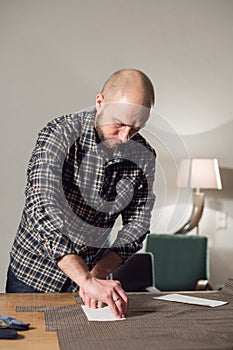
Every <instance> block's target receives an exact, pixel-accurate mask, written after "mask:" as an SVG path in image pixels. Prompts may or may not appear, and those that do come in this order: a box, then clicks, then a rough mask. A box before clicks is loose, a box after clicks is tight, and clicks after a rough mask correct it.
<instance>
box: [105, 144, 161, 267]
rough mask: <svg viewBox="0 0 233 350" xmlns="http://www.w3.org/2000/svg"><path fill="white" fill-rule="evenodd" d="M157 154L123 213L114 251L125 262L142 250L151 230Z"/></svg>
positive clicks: (152, 158)
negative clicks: (121, 225)
mask: <svg viewBox="0 0 233 350" xmlns="http://www.w3.org/2000/svg"><path fill="white" fill-rule="evenodd" d="M155 159H156V154H155V152H154V150H153V151H152V155H151V159H150V160H149V161H148V162H147V163H146V165H145V168H144V170H143V176H142V178H141V181H139V182H137V186H135V188H134V195H133V198H132V200H131V202H130V204H129V205H128V206H127V207H126V208H125V209H124V210H123V211H122V213H121V216H122V221H123V227H122V229H121V230H120V231H119V232H118V235H117V239H116V241H115V242H114V245H113V247H112V248H111V250H112V251H114V252H115V253H117V254H118V255H120V256H121V258H122V261H123V262H125V261H126V260H127V259H128V258H130V256H131V255H132V254H134V253H136V252H137V251H138V250H140V249H141V248H142V246H143V241H144V239H145V238H146V236H147V234H148V233H149V230H150V220H151V212H152V209H153V206H154V202H155V195H154V193H153V185H154V179H155Z"/></svg>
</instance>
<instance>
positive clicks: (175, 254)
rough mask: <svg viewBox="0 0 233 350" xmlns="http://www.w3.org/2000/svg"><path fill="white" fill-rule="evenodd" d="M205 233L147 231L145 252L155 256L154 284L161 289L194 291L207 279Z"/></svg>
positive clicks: (206, 242)
mask: <svg viewBox="0 0 233 350" xmlns="http://www.w3.org/2000/svg"><path fill="white" fill-rule="evenodd" d="M207 249H208V240H207V237H205V236H188V235H182V234H180V235H170V234H153V233H151V234H149V235H148V236H147V242H146V251H148V252H151V253H152V254H153V255H154V265H155V266H154V271H155V278H154V281H155V287H156V288H158V289H159V290H161V291H179V290H195V288H196V284H197V281H198V280H200V279H204V280H206V279H208V250H207Z"/></svg>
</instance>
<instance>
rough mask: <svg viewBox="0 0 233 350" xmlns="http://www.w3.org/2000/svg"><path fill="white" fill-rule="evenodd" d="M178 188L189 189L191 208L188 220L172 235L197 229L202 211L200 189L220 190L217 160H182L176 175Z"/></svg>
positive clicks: (202, 204)
mask: <svg viewBox="0 0 233 350" xmlns="http://www.w3.org/2000/svg"><path fill="white" fill-rule="evenodd" d="M178 187H180V188H181V187H183V188H184V187H186V188H187V187H191V188H192V189H193V192H192V200H193V208H192V214H191V217H190V219H189V220H188V222H187V223H186V224H184V225H183V226H182V227H181V228H180V229H179V230H178V231H176V232H175V233H174V234H186V233H188V232H189V231H191V230H192V229H193V228H194V227H197V234H198V233H199V232H198V224H199V221H200V219H201V217H202V213H203V209H204V197H205V194H204V193H203V192H200V189H201V188H202V189H204V188H206V189H211V188H212V189H219V190H221V189H222V184H221V178H220V173H219V166H218V160H217V159H200V158H193V159H183V160H182V161H181V162H180V167H179V173H178Z"/></svg>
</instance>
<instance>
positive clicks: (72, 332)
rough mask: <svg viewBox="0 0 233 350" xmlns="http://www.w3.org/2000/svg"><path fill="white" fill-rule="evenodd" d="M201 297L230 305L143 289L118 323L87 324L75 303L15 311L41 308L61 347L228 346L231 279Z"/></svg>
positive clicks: (231, 341) (220, 349)
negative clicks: (174, 298) (163, 296)
mask: <svg viewBox="0 0 233 350" xmlns="http://www.w3.org/2000/svg"><path fill="white" fill-rule="evenodd" d="M184 294H185V293H184ZM158 295H159V294H156V296H158ZM193 295H195V296H200V297H203V294H201V293H195V294H193ZM205 298H209V299H216V300H223V301H228V302H229V303H228V304H226V305H223V306H221V307H217V308H208V307H204V306H197V305H195V306H194V305H188V304H181V303H174V302H167V301H162V300H154V299H153V295H152V294H146V293H145V294H135V295H129V312H128V313H127V319H126V320H125V321H122V322H88V321H87V319H86V316H85V314H84V313H83V311H82V309H81V307H80V305H78V304H77V305H71V306H59V307H55V306H44V307H33V306H30V307H17V311H21V312H22V311H43V312H45V322H46V329H47V330H48V331H55V330H56V331H57V334H58V340H59V344H60V349H61V350H77V349H80V350H82V349H85V350H96V349H101V350H102V349H106V350H124V349H127V350H128V349H129V350H131V349H132V350H137V349H143V350H144V349H146V350H148V349H149V350H150V349H153V350H154V349H157V350H192V349H193V350H194V349H198V350H200V349H201V350H205V349H209V350H214V349H216V350H232V349H233V279H229V280H228V281H227V282H226V284H225V286H224V288H223V290H222V291H219V292H216V293H206V294H205Z"/></svg>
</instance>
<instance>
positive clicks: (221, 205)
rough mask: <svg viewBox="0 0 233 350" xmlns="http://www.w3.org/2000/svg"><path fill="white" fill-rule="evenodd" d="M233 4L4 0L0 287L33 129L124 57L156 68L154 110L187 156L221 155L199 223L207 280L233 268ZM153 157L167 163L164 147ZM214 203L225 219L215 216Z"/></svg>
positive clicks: (84, 102) (83, 94) (90, 93)
mask: <svg viewBox="0 0 233 350" xmlns="http://www.w3.org/2000/svg"><path fill="white" fill-rule="evenodd" d="M232 14H233V2H232V1H230V0H229V1H227V0H221V1H220V0H145V1H142V0H124V1H123V0H118V1H113V0H99V1H94V0H86V1H85V2H84V1H79V0H66V1H62V0H48V1H39V0H20V1H18V0H0V38H1V40H0V43H1V47H0V50H1V55H0V70H1V72H0V76H1V79H0V96H1V128H0V130H1V131H0V133H1V137H0V142H1V148H0V150H1V174H0V177H1V181H0V186H1V192H0V193H1V202H0V206H1V211H0V215H1V254H0V274H1V275H0V283H1V284H0V289H1V290H3V288H4V283H5V272H6V267H7V264H8V256H9V251H10V247H11V244H12V240H13V238H14V235H15V232H16V229H17V226H18V223H19V220H20V215H21V211H22V207H23V203H24V186H25V174H26V166H27V162H28V159H29V157H30V153H31V150H32V148H33V145H34V143H35V138H36V135H37V132H38V130H39V129H40V128H41V127H42V126H43V125H44V124H45V123H46V122H47V121H48V120H49V119H51V118H53V117H54V116H56V115H60V114H62V113H66V112H75V111H77V110H79V109H81V108H84V107H86V106H90V105H92V104H93V103H94V99H95V94H96V93H97V92H98V91H99V89H100V87H101V86H102V84H103V82H104V81H105V79H106V78H107V77H108V76H109V74H110V73H111V72H113V71H114V70H116V69H119V68H121V67H136V68H139V69H142V70H144V71H145V72H146V73H147V74H148V75H149V76H150V77H151V78H152V80H153V81H154V83H155V86H156V90H157V107H156V108H157V111H158V112H159V113H160V114H161V115H162V116H163V118H164V120H166V122H167V123H168V124H169V125H172V126H173V127H174V128H175V129H176V132H177V135H178V136H179V135H180V136H181V137H182V138H183V140H184V142H185V145H186V147H187V149H188V151H189V153H190V154H191V156H192V157H211V158H215V157H217V158H218V160H219V163H220V167H221V174H222V181H223V186H224V189H223V190H222V191H218V192H215V191H209V192H208V193H206V208H205V211H204V215H203V218H202V221H201V225H200V232H201V234H202V233H205V234H207V235H208V236H209V242H210V266H211V279H212V281H213V283H214V284H215V285H219V284H222V283H223V282H224V279H225V278H227V277H229V276H231V277H232V275H233V230H232V226H233V204H232V199H233V190H232V188H233V185H232V182H233V180H232V173H233V157H232V135H233V108H232V107H233V102H232V93H233V57H232V56H233V47H232V42H233V24H232V23H233V18H232V17H233V15H232ZM152 124H154V125H155V126H156V119H154V120H153V121H152ZM158 148H159V147H158ZM158 158H159V161H160V163H161V166H163V152H161V154H158ZM164 170H166V167H165V168H164ZM165 173H166V172H165ZM165 177H169V174H165ZM169 181H170V180H169V179H168V180H167V184H168V187H169ZM167 192H168V195H167V199H166V202H165V205H164V210H163V212H162V216H161V217H160V220H157V221H156V220H155V224H154V226H153V229H154V230H156V231H159V230H160V231H165V230H166V225H167V222H166V219H165V218H166V211H168V212H169V210H170V208H172V206H173V205H174V203H173V197H172V194H171V193H172V191H170V192H169V188H168V191H167ZM219 211H220V212H221V211H222V212H224V213H227V227H226V228H225V229H218V228H217V226H216V215H217V212H219ZM155 213H156V212H155ZM168 216H169V215H168ZM168 216H167V217H168ZM161 218H163V220H162V221H161Z"/></svg>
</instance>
